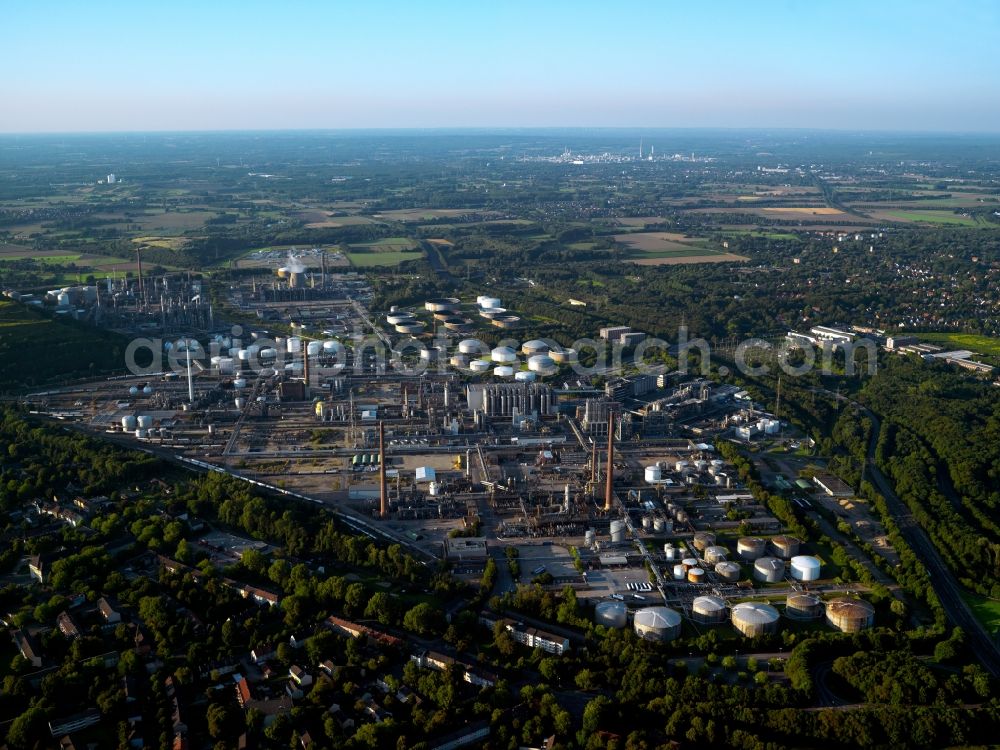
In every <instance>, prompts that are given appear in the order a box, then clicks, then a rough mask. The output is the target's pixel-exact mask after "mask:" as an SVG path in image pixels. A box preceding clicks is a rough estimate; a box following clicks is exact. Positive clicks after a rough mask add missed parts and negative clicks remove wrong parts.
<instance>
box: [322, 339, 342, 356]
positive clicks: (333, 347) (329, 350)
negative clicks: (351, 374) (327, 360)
mask: <svg viewBox="0 0 1000 750" xmlns="http://www.w3.org/2000/svg"><path fill="white" fill-rule="evenodd" d="M343 348H344V347H343V345H342V344H341V343H340V342H339V341H334V340H333V339H327V340H326V341H324V342H323V354H324V355H325V356H327V357H331V356H333V355H334V354H336V353H337V351H339V350H340V349H343Z"/></svg>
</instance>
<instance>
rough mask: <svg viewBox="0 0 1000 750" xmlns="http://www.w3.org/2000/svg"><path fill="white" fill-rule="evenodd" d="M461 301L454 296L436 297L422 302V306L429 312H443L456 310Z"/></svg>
mask: <svg viewBox="0 0 1000 750" xmlns="http://www.w3.org/2000/svg"><path fill="white" fill-rule="evenodd" d="M460 304H461V302H460V301H459V300H458V299H456V298H455V297H436V298H435V299H429V300H427V301H426V302H425V303H424V308H425V309H427V310H430V311H431V312H445V311H449V312H450V311H453V310H457V309H458V307H459V305H460Z"/></svg>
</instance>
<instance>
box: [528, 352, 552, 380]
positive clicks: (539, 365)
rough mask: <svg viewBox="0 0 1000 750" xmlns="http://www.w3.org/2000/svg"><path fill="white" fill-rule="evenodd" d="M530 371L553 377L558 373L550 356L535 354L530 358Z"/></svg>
mask: <svg viewBox="0 0 1000 750" xmlns="http://www.w3.org/2000/svg"><path fill="white" fill-rule="evenodd" d="M528 369H529V370H531V371H532V372H537V373H541V374H543V375H551V374H552V373H554V372H555V371H556V363H555V360H553V359H552V357H550V356H549V355H548V354H535V355H533V356H531V357H528Z"/></svg>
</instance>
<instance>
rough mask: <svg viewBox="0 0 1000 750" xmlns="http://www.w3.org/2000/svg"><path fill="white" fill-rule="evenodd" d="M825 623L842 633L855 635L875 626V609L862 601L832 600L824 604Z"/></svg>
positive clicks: (844, 598)
mask: <svg viewBox="0 0 1000 750" xmlns="http://www.w3.org/2000/svg"><path fill="white" fill-rule="evenodd" d="M826 621H827V623H829V624H830V625H832V626H833V627H835V628H836V629H837V630H840V631H843V632H844V633H857V632H858V631H861V630H867V629H868V628H870V627H872V626H873V625H874V624H875V607H873V606H872V605H871V604H870V603H869V602H866V601H865V600H864V599H848V598H846V597H842V598H840V599H833V600H831V601H829V602H827V603H826Z"/></svg>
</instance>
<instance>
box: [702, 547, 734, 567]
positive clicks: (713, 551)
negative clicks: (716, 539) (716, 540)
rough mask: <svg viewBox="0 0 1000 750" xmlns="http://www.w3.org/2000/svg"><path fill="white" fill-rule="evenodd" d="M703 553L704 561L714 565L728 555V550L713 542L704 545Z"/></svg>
mask: <svg viewBox="0 0 1000 750" xmlns="http://www.w3.org/2000/svg"><path fill="white" fill-rule="evenodd" d="M703 554H704V555H705V562H707V563H708V564H709V565H715V564H716V563H720V562H722V561H724V560H725V559H726V557H728V555H729V550H727V549H726V548H725V547H722V546H720V545H718V544H713V545H712V546H711V547H705V551H704V553H703Z"/></svg>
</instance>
